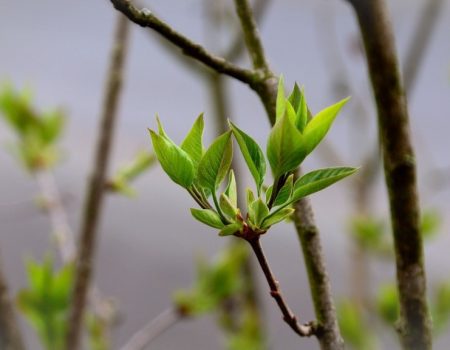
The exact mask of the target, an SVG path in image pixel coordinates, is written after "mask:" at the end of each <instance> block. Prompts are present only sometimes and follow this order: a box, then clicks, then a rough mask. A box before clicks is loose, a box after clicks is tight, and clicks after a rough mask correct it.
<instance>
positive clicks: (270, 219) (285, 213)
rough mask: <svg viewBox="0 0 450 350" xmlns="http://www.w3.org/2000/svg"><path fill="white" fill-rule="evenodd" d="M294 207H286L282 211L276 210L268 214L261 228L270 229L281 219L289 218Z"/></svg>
mask: <svg viewBox="0 0 450 350" xmlns="http://www.w3.org/2000/svg"><path fill="white" fill-rule="evenodd" d="M293 212H294V209H292V208H284V209H281V210H280V211H276V212H274V213H273V214H270V215H269V216H267V217H266V218H265V219H264V221H263V222H262V224H261V228H263V229H268V228H269V227H270V226H273V225H275V224H278V223H279V222H280V221H283V220H285V219H287V218H288V217H289V216H291V215H292V213H293Z"/></svg>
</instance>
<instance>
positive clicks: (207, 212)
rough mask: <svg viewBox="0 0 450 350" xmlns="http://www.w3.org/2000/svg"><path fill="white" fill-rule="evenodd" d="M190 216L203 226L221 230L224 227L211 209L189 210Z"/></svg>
mask: <svg viewBox="0 0 450 350" xmlns="http://www.w3.org/2000/svg"><path fill="white" fill-rule="evenodd" d="M191 214H192V216H193V217H194V218H196V219H197V220H198V221H200V222H202V223H204V224H205V225H208V226H211V227H214V228H218V229H222V228H224V227H225V225H224V224H223V222H222V220H221V219H220V216H219V214H217V213H216V212H215V211H214V210H211V209H195V208H191Z"/></svg>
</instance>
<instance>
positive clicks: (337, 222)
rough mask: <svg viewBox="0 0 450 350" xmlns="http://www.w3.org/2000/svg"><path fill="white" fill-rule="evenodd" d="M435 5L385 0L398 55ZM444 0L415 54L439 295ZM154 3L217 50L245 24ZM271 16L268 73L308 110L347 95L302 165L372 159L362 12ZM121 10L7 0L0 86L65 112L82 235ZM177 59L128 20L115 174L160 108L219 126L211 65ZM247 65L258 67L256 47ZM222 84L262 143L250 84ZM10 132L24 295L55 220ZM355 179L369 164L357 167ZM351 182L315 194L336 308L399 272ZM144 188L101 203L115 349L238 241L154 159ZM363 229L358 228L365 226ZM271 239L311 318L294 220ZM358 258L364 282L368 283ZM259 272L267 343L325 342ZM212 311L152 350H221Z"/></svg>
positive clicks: (172, 118) (372, 199)
mask: <svg viewBox="0 0 450 350" xmlns="http://www.w3.org/2000/svg"><path fill="white" fill-rule="evenodd" d="M427 3H428V1H426V0H421V1H420V0H414V1H413V0H389V1H388V4H389V8H390V11H391V16H392V22H393V26H394V30H395V35H396V43H397V49H398V52H399V56H400V61H401V62H402V63H403V62H405V61H406V60H407V58H408V57H407V56H408V52H409V48H410V46H411V44H412V42H414V41H415V40H419V39H418V38H417V37H416V28H417V26H418V23H419V21H420V20H421V18H422V15H423V9H424V7H425V5H426V4H427ZM441 3H442V5H441V7H440V10H439V11H438V14H437V15H436V16H435V17H434V19H433V22H434V29H433V31H432V33H431V35H430V36H429V38H427V39H426V43H427V45H426V47H425V49H424V50H423V60H421V61H420V62H419V63H418V65H419V67H418V69H417V78H416V80H415V81H414V83H413V84H412V86H411V88H410V89H409V93H408V104H409V111H410V117H411V128H412V135H413V139H414V146H415V150H416V154H417V165H418V172H419V191H420V198H421V205H422V208H423V210H424V212H427V213H429V216H428V220H431V221H432V223H431V225H432V226H433V225H434V226H436V227H435V228H434V229H433V230H435V231H436V232H435V233H434V232H433V237H430V239H427V240H426V248H425V253H426V267H427V273H428V285H429V291H430V298H432V294H433V291H434V290H436V288H439V286H440V285H441V284H442V283H449V282H450V257H449V254H448V247H449V246H450V236H449V221H448V212H449V210H450V204H449V203H450V191H449V184H450V158H449V156H448V149H449V142H448V132H449V128H450V41H449V40H448V34H449V33H450V4H449V2H448V1H445V0H444V1H441ZM145 5H146V6H147V7H149V8H151V10H152V11H155V12H156V13H157V14H158V15H160V16H161V17H162V18H163V19H165V20H166V21H167V22H168V23H170V24H171V25H172V26H173V27H174V28H176V29H177V30H179V31H181V32H182V33H184V34H186V35H187V36H188V37H190V38H193V39H194V40H196V41H198V42H201V43H203V44H204V45H205V46H207V47H208V48H210V49H211V50H212V51H214V52H217V53H220V52H223V51H224V50H225V49H226V48H227V47H228V43H229V42H230V40H231V39H232V38H234V36H235V33H236V32H237V30H239V28H238V25H237V21H236V19H235V18H234V13H233V7H232V2H231V1H222V2H217V3H216V2H213V1H207V0H206V1H204V0H184V1H174V0H171V1H160V0H155V1H147V2H146V3H145ZM260 17H261V18H260V20H259V22H260V30H261V35H262V39H263V42H264V45H265V49H266V53H267V57H268V59H269V62H270V65H271V67H272V68H273V70H274V71H275V72H277V73H282V74H283V75H284V76H285V79H286V83H287V84H286V85H287V86H288V89H289V90H290V89H291V87H292V85H293V83H294V82H295V81H297V82H298V83H299V84H300V85H304V86H305V91H306V97H307V99H308V104H309V106H310V108H311V110H312V111H314V112H317V111H319V110H321V109H322V108H324V107H325V106H328V105H330V104H332V103H334V102H336V101H337V100H338V99H340V98H343V97H345V96H347V95H351V96H352V100H351V101H350V103H349V104H348V105H347V106H346V108H345V110H344V111H343V113H342V115H340V116H339V118H338V119H337V121H336V123H335V125H334V127H333V129H332V130H331V131H330V133H329V136H328V141H327V144H326V145H325V146H323V147H321V148H320V150H319V151H318V152H317V154H315V155H313V156H312V157H310V158H308V159H307V160H306V161H305V163H304V169H305V170H312V169H314V168H317V167H326V166H341V165H349V166H359V165H362V164H364V162H366V158H367V155H368V154H372V153H371V152H373V150H374V149H376V136H377V132H376V128H375V126H376V125H375V113H374V106H373V102H372V94H371V91H370V86H369V82H368V80H367V72H366V67H365V60H364V56H363V53H362V48H361V45H360V42H359V33H358V29H357V26H356V22H355V18H354V16H353V13H352V11H351V8H350V7H349V6H348V5H347V3H346V2H345V1H342V0H340V1H339V0H336V1H330V0H328V1H325V0H320V1H312V0H308V1H307V0H303V1H300V0H296V1H294V0H272V1H268V6H267V8H266V9H265V11H264V13H263V14H262V15H261V16H260ZM115 18H116V11H115V10H114V9H113V8H112V6H111V4H110V3H109V1H79V2H69V1H50V0H42V1H39V2H36V1H23V0H17V1H14V2H7V1H5V0H0V51H1V60H0V62H1V64H0V82H2V83H3V82H9V83H10V84H11V85H12V86H13V87H14V88H15V89H18V90H21V89H23V88H30V89H31V90H32V91H33V96H34V97H33V99H34V103H35V105H36V106H37V107H38V108H39V109H41V110H46V109H49V108H53V107H58V106H59V107H61V108H63V109H64V111H65V112H66V114H67V117H68V125H67V126H66V131H65V133H64V137H63V140H62V149H63V157H62V158H63V159H62V162H61V163H60V164H59V165H58V166H57V167H56V169H55V177H56V180H57V184H58V187H59V189H60V192H61V193H62V198H63V202H64V205H65V208H66V210H67V212H68V215H69V222H70V224H71V226H72V228H73V230H74V232H78V230H79V222H80V217H81V213H80V211H81V207H82V203H83V196H84V192H85V186H86V179H87V176H88V174H89V171H90V170H89V169H90V166H91V164H92V160H93V150H94V146H95V138H96V133H97V128H98V120H99V116H100V110H101V104H102V96H103V90H104V80H105V76H106V71H107V67H108V62H109V54H110V50H111V45H112V36H113V27H114V23H115ZM177 52H178V51H176V50H175V51H174V50H172V49H171V48H170V47H168V46H167V45H166V44H164V43H162V42H161V40H160V38H159V37H157V36H156V34H154V33H152V32H149V31H148V30H144V29H142V28H140V27H137V26H136V25H132V26H131V37H130V47H129V52H128V59H127V62H126V75H125V82H124V84H125V85H124V91H123V96H122V98H121V103H120V111H119V121H118V125H117V129H116V133H115V141H114V147H113V154H112V158H113V160H112V166H111V168H110V174H113V173H114V171H115V169H117V168H118V167H120V165H121V164H123V163H126V162H128V161H129V160H130V159H132V158H133V156H134V155H135V154H136V152H138V151H140V150H142V149H144V150H148V151H150V150H151V143H150V139H149V137H148V134H147V128H148V127H152V128H154V127H155V126H156V125H155V120H154V115H155V113H158V114H159V115H160V118H161V119H162V121H163V123H164V125H165V129H166V131H167V132H168V133H169V135H171V136H172V138H173V139H174V140H175V141H177V142H179V141H181V140H182V138H183V137H184V135H185V134H186V132H187V131H188V130H189V128H190V126H191V124H192V123H193V121H194V120H195V118H196V116H197V115H198V114H199V113H200V112H205V120H206V130H207V131H206V139H207V143H208V142H209V141H210V140H212V138H213V137H214V135H215V134H216V132H217V124H216V120H217V118H216V116H215V108H214V105H213V103H212V97H211V85H210V84H209V83H208V81H207V80H206V79H205V75H204V74H199V73H198V68H197V65H195V67H194V68H193V67H192V65H191V64H190V63H187V64H186V62H188V61H186V60H184V59H183V58H180V56H179V54H178V53H177ZM237 62H238V63H239V64H240V65H245V66H249V61H248V58H247V56H246V54H245V53H243V54H242V55H241V58H239V59H238V60H237ZM224 81H225V86H226V89H227V95H228V96H227V113H228V117H229V118H230V119H232V120H233V121H235V122H236V123H237V124H238V125H239V126H240V127H241V128H242V129H243V130H246V131H247V132H248V133H249V134H251V135H252V136H253V137H254V138H255V139H256V140H258V141H259V142H260V144H262V145H265V143H266V138H267V135H268V132H269V123H268V120H267V117H266V115H265V111H264V110H263V108H262V105H261V103H260V101H259V99H258V97H257V96H256V95H255V94H254V93H253V92H252V91H251V90H250V89H249V88H248V87H247V86H245V85H243V84H242V83H239V82H236V81H233V80H231V79H228V78H225V80H224ZM13 140H14V135H13V133H12V132H11V131H10V129H9V128H7V126H6V124H5V123H4V122H2V123H1V124H0V143H1V144H2V149H1V150H0V180H1V181H0V247H1V258H2V264H3V266H4V269H5V274H6V275H7V277H8V280H9V283H10V288H11V290H12V293H15V292H17V291H18V290H19V289H21V288H23V287H24V286H25V285H26V278H25V271H24V267H23V266H24V258H25V257H27V256H28V257H34V258H35V259H39V260H40V259H42V257H43V256H44V255H45V253H46V252H47V251H48V248H49V231H50V226H49V222H48V218H47V216H46V215H45V214H43V213H42V212H41V211H39V210H38V209H37V208H36V205H35V199H36V197H37V196H38V194H39V189H38V187H37V185H36V183H35V181H34V180H33V178H32V177H31V176H30V175H29V174H27V173H26V172H25V171H24V169H23V168H21V167H20V166H19V164H18V162H17V161H16V159H14V158H13V157H12V156H11V155H10V154H9V153H8V151H7V147H6V146H5V145H6V144H7V143H9V142H11V141H13ZM4 146H5V147H4ZM237 153H238V152H236V154H237ZM238 158H239V157H238ZM360 175H361V172H360V174H359V175H356V176H360ZM375 175H376V178H375V182H374V185H373V187H372V188H371V190H370V193H369V194H368V195H367V200H366V204H367V206H368V210H369V211H370V220H372V221H371V222H376V223H377V224H376V225H375V224H374V225H372V226H376V227H380V226H381V227H383V225H384V226H385V229H379V231H383V230H384V231H386V233H385V235H386V236H388V235H389V225H388V208H387V201H386V194H385V187H384V184H383V181H382V180H383V178H382V174H381V171H378V172H376V173H375ZM241 176H243V177H245V181H244V182H245V184H248V185H250V184H251V179H250V176H249V173H248V172H246V171H243V172H242V175H241ZM352 181H353V179H348V180H345V181H344V182H342V183H339V184H338V185H336V186H333V187H332V188H330V189H327V190H326V191H323V192H321V193H320V194H317V195H313V196H312V197H311V199H312V203H313V207H314V210H315V217H316V219H317V224H318V227H319V228H320V231H321V235H322V241H323V245H324V251H325V256H326V262H327V266H328V269H329V274H330V279H331V285H332V290H333V294H334V297H335V299H336V300H337V301H340V300H344V299H346V298H349V297H352V296H354V295H355V293H356V294H357V292H356V291H355V288H356V289H357V288H359V287H360V286H359V283H361V284H363V287H361V288H362V289H364V290H365V291H366V292H367V293H368V295H369V296H371V297H373V298H376V295H377V293H378V290H379V288H380V286H381V285H384V284H385V283H391V282H393V281H394V279H395V269H394V265H393V263H392V259H391V258H390V257H389V253H386V254H383V253H379V252H378V250H377V249H374V250H377V251H376V252H373V251H371V250H370V249H369V248H368V249H366V248H364V244H366V243H367V242H366V241H364V238H362V241H363V243H361V242H360V241H358V239H361V238H360V236H361V235H364V232H363V233H361V231H364V228H363V229H358V227H357V226H358V223H355V218H356V217H357V214H358V213H357V212H358V202H357V200H358V199H357V198H358V190H357V186H356V185H355V184H354V183H353V182H352ZM133 187H134V188H135V190H136V192H137V196H136V197H135V198H128V197H126V196H121V195H116V194H112V195H109V196H107V198H106V201H105V210H104V213H103V217H102V220H101V226H100V241H99V244H98V254H97V262H96V266H95V283H96V285H97V286H98V287H99V288H100V289H101V290H102V291H103V292H104V293H105V294H107V295H108V296H112V297H114V298H115V299H116V300H117V302H118V306H119V309H120V315H121V317H120V322H119V324H118V325H117V327H116V328H115V330H114V332H113V344H114V346H113V348H118V346H119V345H122V344H123V343H124V342H125V341H126V340H127V339H128V338H129V337H130V335H131V334H132V333H133V332H134V331H136V330H137V329H139V328H140V327H142V326H143V325H144V324H145V323H146V322H148V321H149V320H151V319H152V318H154V317H156V316H157V315H158V314H159V313H160V312H162V311H163V310H165V309H166V308H167V307H169V306H170V305H171V295H172V293H173V291H175V290H177V289H179V288H185V287H189V286H190V285H191V283H192V280H193V278H194V275H195V264H194V262H195V257H196V256H197V255H198V254H203V255H204V256H206V257H212V256H214V255H215V253H216V252H218V251H219V250H220V249H221V248H222V247H224V246H225V245H227V243H229V238H225V239H219V238H218V237H217V236H216V234H215V232H214V230H211V229H208V228H207V227H205V226H204V225H201V224H199V223H198V222H196V221H194V220H192V218H191V216H190V213H189V210H188V208H189V207H192V206H193V205H194V203H193V201H192V199H191V198H189V196H188V195H187V193H186V192H185V191H183V190H182V189H181V188H180V187H179V186H176V185H175V184H173V183H172V182H170V180H169V178H168V177H167V176H166V175H165V174H164V173H163V171H162V169H161V168H160V167H159V166H157V165H155V166H152V167H151V168H150V169H149V170H148V171H146V172H145V174H143V175H142V176H140V177H139V178H138V179H137V180H136V181H135V182H133ZM367 222H368V221H366V222H365V223H363V224H361V225H362V226H364V225H365V226H364V227H365V228H367V227H368V226H370V225H369V224H368V223H367ZM383 223H385V224H383ZM361 225H360V226H361ZM377 225H378V226H377ZM355 227H356V228H355ZM375 231H376V230H375ZM378 233H379V232H378V231H377V232H376V233H375V235H377V234H378ZM358 235H359V236H358ZM369 235H370V234H369ZM380 235H381V233H380ZM355 237H356V238H355ZM358 237H359V238H358ZM384 239H385V238H382V239H381V240H384ZM386 239H387V238H386ZM375 240H377V239H375ZM369 241H370V239H369ZM355 242H356V243H355ZM358 242H359V243H358ZM377 242H378V243H379V241H377ZM383 242H384V241H383ZM360 243H361V244H360ZM369 243H370V242H369ZM369 243H367V244H369ZM378 243H375V244H378ZM263 244H264V246H265V247H266V251H267V255H268V258H269V260H270V262H271V265H272V268H273V270H274V272H275V274H276V275H277V277H278V279H279V281H280V284H281V286H282V289H283V291H284V293H285V295H286V298H287V299H288V300H289V303H290V305H291V307H292V308H293V310H294V311H295V312H296V313H297V314H298V315H300V317H301V318H302V319H303V320H311V319H314V313H313V309H312V304H311V300H310V296H309V295H310V294H309V287H308V283H307V278H306V274H305V269H304V266H303V260H302V256H301V254H300V247H299V243H298V240H297V237H296V234H295V231H294V228H293V227H292V224H288V223H286V224H282V225H279V226H277V227H276V228H275V229H274V230H272V231H271V232H270V234H268V235H267V236H265V237H264V240H263ZM380 244H381V243H380ZM383 244H384V243H383ZM381 245H382V244H381ZM361 246H363V248H361ZM364 249H366V250H364ZM380 249H381V250H382V249H384V248H380ZM387 250H389V249H388V248H387ZM361 255H362V256H363V257H361ZM359 259H362V261H363V262H362V263H361V260H359ZM360 264H363V269H364V270H363V274H364V275H365V276H366V277H367V280H364V281H360V278H361V276H360V275H359V274H360V273H361V270H358V266H360ZM355 266H356V268H355ZM257 278H258V280H259V289H260V291H261V299H262V300H263V304H264V305H263V306H264V310H263V312H264V315H265V321H264V322H265V324H266V325H267V329H268V331H267V332H268V339H269V345H270V346H271V348H274V349H275V348H283V349H295V348H298V347H299V344H301V346H303V348H305V349H315V348H318V346H317V342H316V341H315V340H314V339H304V340H301V343H299V339H298V337H297V336H296V335H295V334H294V333H293V332H292V331H291V330H290V329H289V328H288V327H287V326H286V325H285V324H284V323H283V322H282V321H281V315H280V314H279V310H278V309H277V308H276V305H275V303H273V301H272V300H271V298H270V297H269V295H268V293H267V292H268V290H267V286H266V284H265V281H263V279H262V278H263V276H262V274H261V273H260V272H259V270H257ZM344 312H345V311H344ZM213 319H214V316H205V317H201V318H199V319H193V320H187V321H183V322H180V323H178V324H177V325H175V326H174V327H173V328H171V329H170V330H169V331H168V332H166V333H165V334H163V335H162V336H160V337H159V338H158V339H156V340H155V341H154V342H153V343H152V346H151V348H152V349H155V350H158V349H165V350H169V349H179V348H180V347H181V348H185V349H217V348H220V346H221V344H223V341H224V339H223V335H222V334H221V332H220V331H219V330H217V327H216V326H215V324H214V322H212V320H213ZM20 322H21V325H22V326H23V329H28V331H27V332H26V334H27V339H26V341H27V345H28V347H27V348H29V349H39V345H38V341H37V338H36V336H35V335H34V333H33V332H31V331H29V329H30V328H29V325H28V324H27V323H26V322H25V320H24V319H23V318H21V320H20ZM375 327H376V329H377V330H378V335H377V337H378V338H379V343H378V346H379V348H381V349H383V348H384V349H387V348H389V349H393V348H395V346H397V345H396V336H395V333H394V331H393V330H392V329H389V327H385V326H383V324H382V321H380V322H378V326H375ZM449 330H450V325H447V327H446V328H445V330H444V331H443V332H442V334H441V335H440V336H439V337H436V346H435V348H436V349H447V348H448V343H449V342H450V332H449Z"/></svg>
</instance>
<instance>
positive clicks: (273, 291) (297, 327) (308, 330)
mask: <svg viewBox="0 0 450 350" xmlns="http://www.w3.org/2000/svg"><path fill="white" fill-rule="evenodd" d="M248 243H249V244H250V246H251V247H252V249H253V252H254V253H255V255H256V258H257V259H258V262H259V265H260V266H261V269H262V271H263V272H264V276H265V277H266V280H267V283H268V284H269V288H270V295H271V296H272V298H274V299H275V301H276V302H277V304H278V307H279V308H280V311H281V313H282V314H283V320H284V321H285V322H286V323H287V324H288V325H289V327H291V328H292V330H293V331H294V332H295V333H297V334H298V335H300V336H302V337H310V336H312V335H314V334H316V331H317V328H316V325H315V324H314V323H313V322H309V323H306V324H300V323H299V322H298V320H297V317H296V316H295V315H294V313H293V312H292V311H291V309H290V308H289V305H288V304H287V302H286V301H285V299H284V296H283V294H282V293H281V289H280V287H279V283H278V281H277V280H276V279H275V276H274V275H273V273H272V270H271V269H270V266H269V263H268V262H267V259H266V256H265V254H264V251H263V249H262V246H261V243H260V241H259V236H257V237H256V239H252V240H249V241H248Z"/></svg>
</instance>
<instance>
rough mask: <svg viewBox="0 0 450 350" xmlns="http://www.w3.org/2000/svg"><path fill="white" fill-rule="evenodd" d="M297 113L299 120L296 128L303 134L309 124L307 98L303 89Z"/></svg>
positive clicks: (296, 122)
mask: <svg viewBox="0 0 450 350" xmlns="http://www.w3.org/2000/svg"><path fill="white" fill-rule="evenodd" d="M296 113H297V119H296V121H295V126H296V127H297V129H298V130H299V131H300V132H301V133H303V132H304V130H305V126H306V124H307V122H308V106H307V104H306V97H305V92H304V91H303V89H302V90H301V91H300V103H299V106H298V109H296Z"/></svg>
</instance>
